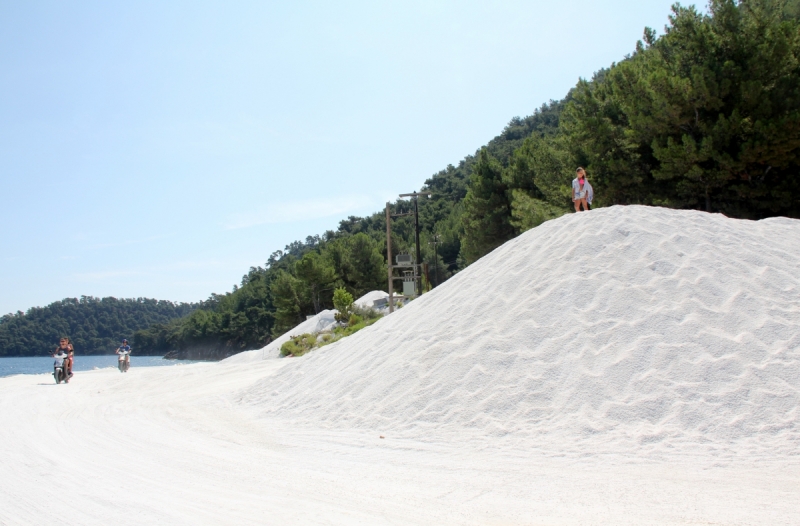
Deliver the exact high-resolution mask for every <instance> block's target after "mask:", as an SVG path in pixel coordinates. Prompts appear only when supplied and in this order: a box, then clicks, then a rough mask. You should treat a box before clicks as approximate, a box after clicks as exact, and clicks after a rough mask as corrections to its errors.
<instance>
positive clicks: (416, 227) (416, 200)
mask: <svg viewBox="0 0 800 526" xmlns="http://www.w3.org/2000/svg"><path fill="white" fill-rule="evenodd" d="M421 195H427V196H430V195H431V192H413V193H410V194H400V197H410V198H412V199H413V200H414V240H415V241H416V245H417V260H416V261H415V263H416V264H417V266H416V267H415V269H419V272H417V273H416V274H417V276H418V277H417V283H416V285H417V295H418V296H422V278H421V274H422V251H421V250H420V248H419V204H418V203H419V196H421Z"/></svg>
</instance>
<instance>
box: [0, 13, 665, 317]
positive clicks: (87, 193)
mask: <svg viewBox="0 0 800 526" xmlns="http://www.w3.org/2000/svg"><path fill="white" fill-rule="evenodd" d="M671 3H672V0H663V1H662V0H650V1H642V0H611V1H607V2H602V3H601V2H591V1H583V0H581V1H566V0H565V1H562V2H540V1H533V0H529V1H493V2H463V1H461V2H456V1H435V0H428V1H424V2H416V1H406V2H376V1H363V2H348V1H344V2H307V1H294V2H202V1H191V2H189V1H186V2H181V1H174V2H163V1H158V2H147V1H141V0H140V1H137V2H118V3H113V2H106V1H102V2H100V1H98V2H91V1H83V2H63V1H54V2H38V1H33V0H31V1H25V2H11V1H2V0H0V123H1V124H0V200H1V202H2V206H0V221H2V226H1V227H0V314H2V313H7V312H13V311H17V310H22V311H25V310H27V309H28V308H30V307H33V306H41V305H46V304H48V303H51V302H53V301H56V300H60V299H63V298H66V297H77V296H80V295H92V296H116V297H152V298H158V299H168V300H173V301H197V300H202V299H205V298H207V297H208V296H209V294H211V293H212V292H217V293H222V292H226V291H229V290H230V289H231V288H232V286H233V284H234V283H238V282H239V281H240V279H241V276H242V275H243V274H244V273H246V272H247V270H248V268H249V267H250V266H256V265H263V264H264V262H265V261H266V260H267V258H268V256H269V254H270V253H272V252H273V251H275V250H278V249H282V248H283V247H284V246H285V245H286V244H288V243H290V242H292V241H294V240H296V239H304V238H305V237H306V236H307V235H313V234H321V233H322V232H324V231H325V230H327V229H334V228H336V226H337V225H338V222H339V220H340V219H343V218H345V217H346V216H348V215H366V214H369V213H371V212H375V211H378V210H380V209H381V208H382V206H383V204H384V203H385V202H386V201H387V200H390V199H391V200H394V199H395V198H396V196H397V194H399V193H405V192H410V191H413V190H415V189H418V188H419V187H420V186H421V185H422V183H424V181H425V179H427V178H428V177H430V176H431V175H432V174H434V173H436V172H437V171H439V170H441V169H443V168H444V167H446V166H447V165H448V164H457V163H458V161H459V160H461V159H462V158H463V157H464V156H465V155H467V154H470V153H474V151H475V150H476V149H477V148H479V147H480V146H481V145H483V144H485V143H486V142H488V141H489V140H490V139H491V138H492V137H494V136H495V135H497V134H498V133H499V132H500V131H501V130H502V129H503V127H504V126H505V124H506V123H508V121H509V120H510V119H511V118H512V117H514V116H525V115H529V114H531V113H532V112H533V110H534V109H535V108H537V107H539V106H540V105H541V104H542V103H544V102H546V101H548V100H550V99H560V98H562V97H563V96H564V95H565V94H566V93H567V91H568V90H569V88H570V87H572V86H573V85H574V84H575V82H576V81H577V80H578V78H580V77H590V76H591V74H592V73H593V72H594V71H596V70H598V69H600V68H602V67H605V66H608V65H610V64H611V63H612V62H614V61H618V60H620V59H622V58H623V57H624V56H625V55H626V54H628V53H630V52H632V51H633V49H634V46H635V43H636V41H637V40H638V39H640V38H641V35H642V31H643V29H644V27H645V26H651V27H654V28H656V29H657V30H659V32H661V31H662V30H663V27H664V25H665V24H666V23H667V16H668V15H669V12H670V5H671Z"/></svg>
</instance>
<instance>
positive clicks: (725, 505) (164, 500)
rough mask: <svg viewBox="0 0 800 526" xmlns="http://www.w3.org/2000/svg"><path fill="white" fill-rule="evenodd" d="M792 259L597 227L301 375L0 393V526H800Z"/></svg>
mask: <svg viewBox="0 0 800 526" xmlns="http://www.w3.org/2000/svg"><path fill="white" fill-rule="evenodd" d="M798 261H800V221H794V220H788V219H771V220H766V221H759V222H750V221H736V220H731V219H727V218H724V217H722V216H718V215H710V214H704V213H699V212H685V211H684V212H681V211H671V210H665V209H656V208H645V207H612V208H607V209H598V210H594V211H592V212H589V213H582V214H571V215H568V216H565V217H562V218H559V219H557V220H554V221H550V222H548V223H546V224H544V225H542V226H541V227H539V228H537V229H534V230H533V231H530V232H527V233H526V234H524V235H522V236H520V237H519V238H517V239H515V240H512V241H511V242H509V243H507V244H505V245H504V246H502V247H500V248H499V249H497V250H496V251H494V252H492V253H491V254H489V255H488V256H486V257H485V258H483V259H481V260H480V261H478V262H477V263H475V264H474V265H472V266H470V267H469V268H468V269H466V270H465V271H463V272H462V273H460V274H458V275H457V276H455V277H454V278H452V279H451V280H450V281H448V282H447V283H445V284H443V285H442V286H441V287H439V288H437V289H436V290H434V291H432V292H431V293H429V294H426V295H425V296H423V297H422V298H419V299H417V300H415V301H413V302H412V303H411V304H409V305H407V306H406V307H404V308H402V309H400V310H399V311H398V312H396V313H394V314H392V315H391V316H387V317H386V318H384V319H382V320H380V321H379V322H377V323H376V324H375V325H373V326H371V327H369V328H367V329H364V330H363V331H361V332H359V333H357V334H355V335H353V336H351V337H349V338H347V339H345V340H342V341H340V342H337V343H335V344H332V345H329V346H326V347H324V348H322V349H320V350H318V351H314V352H312V353H310V354H308V355H306V356H304V357H301V358H284V359H276V360H262V359H261V358H260V357H259V358H256V359H254V360H253V361H251V362H247V361H244V360H243V361H244V363H238V364H237V363H236V362H235V361H232V360H226V361H225V362H223V363H221V364H198V365H192V366H180V367H174V368H169V367H168V368H154V369H150V370H141V369H139V370H137V369H136V368H135V362H134V369H132V370H131V372H130V373H128V374H127V375H120V374H119V373H117V372H115V371H113V370H102V371H94V372H92V373H85V374H81V375H80V376H79V377H76V380H75V382H73V383H71V384H70V385H69V386H55V385H51V382H52V380H51V379H50V378H48V377H45V376H40V377H36V376H27V377H24V376H18V377H11V378H5V379H0V415H2V417H3V423H4V425H3V426H2V427H0V454H2V456H3V459H4V462H2V463H0V523H2V524H5V523H8V524H26V523H28V524H41V523H48V524H59V523H63V524H109V523H118V524H126V523H128V524H152V523H164V524H248V523H249V524H286V523H289V522H291V523H296V524H765V525H767V524H769V525H772V524H797V517H798V516H800V454H799V453H800V447H798V446H800V429H798V411H799V410H798V402H800V279H798V277H797V275H796V273H797V262H798ZM255 352H258V351H255ZM243 354H244V353H243ZM251 356H252V355H251ZM234 358H235V357H234ZM379 435H383V436H385V437H386V438H383V439H382V438H379ZM62 447H67V448H68V450H69V455H67V456H64V455H62V454H61V452H60V450H61V449H62ZM55 487H66V488H70V489H71V495H72V497H71V500H72V510H73V511H71V513H69V514H67V515H66V516H65V515H63V514H62V511H61V506H60V501H59V499H58V498H57V497H54V496H53V494H52V491H51V489H52V488H55ZM120 489H122V491H120ZM120 495H123V497H122V498H120Z"/></svg>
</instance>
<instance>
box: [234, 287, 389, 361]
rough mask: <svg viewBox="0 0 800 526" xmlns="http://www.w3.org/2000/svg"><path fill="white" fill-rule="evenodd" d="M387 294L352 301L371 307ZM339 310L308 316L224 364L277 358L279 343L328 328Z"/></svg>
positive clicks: (334, 321)
mask: <svg viewBox="0 0 800 526" xmlns="http://www.w3.org/2000/svg"><path fill="white" fill-rule="evenodd" d="M388 296H389V294H388V293H386V292H383V291H382V290H373V291H371V292H367V293H366V294H364V295H363V296H361V297H360V298H358V299H357V300H355V301H354V302H353V303H355V304H356V305H358V306H360V307H364V308H372V307H373V303H374V302H375V300H380V299H383V298H386V297H388ZM337 312H339V311H337V310H336V309H328V310H323V311H322V312H320V313H319V314H317V315H315V316H312V317H310V318H309V319H307V320H306V321H304V322H301V323H299V324H297V325H296V326H295V327H294V328H293V329H291V330H289V331H286V332H285V333H284V334H282V335H281V336H279V337H277V338H275V339H274V340H272V341H271V342H269V344H268V345H267V346H265V347H262V348H261V349H258V350H255V351H245V352H240V353H238V354H234V355H233V356H231V357H230V358H226V359H225V360H223V362H225V364H236V363H249V362H256V361H259V360H268V359H275V358H279V357H280V355H281V345H283V344H284V343H286V342H288V341H289V340H290V339H291V337H292V336H299V335H301V334H306V333H316V332H320V331H322V330H325V329H327V328H329V327H330V326H331V325H332V324H334V323H336V319H335V318H334V316H335V315H336V313H337Z"/></svg>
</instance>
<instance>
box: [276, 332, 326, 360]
mask: <svg viewBox="0 0 800 526" xmlns="http://www.w3.org/2000/svg"><path fill="white" fill-rule="evenodd" d="M316 346H317V336H316V335H315V334H308V333H306V334H301V335H299V336H292V337H291V339H290V340H289V341H288V342H286V343H284V344H283V345H281V356H289V355H291V356H303V355H304V354H305V353H307V352H308V351H310V350H311V349H313V348H314V347H316Z"/></svg>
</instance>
